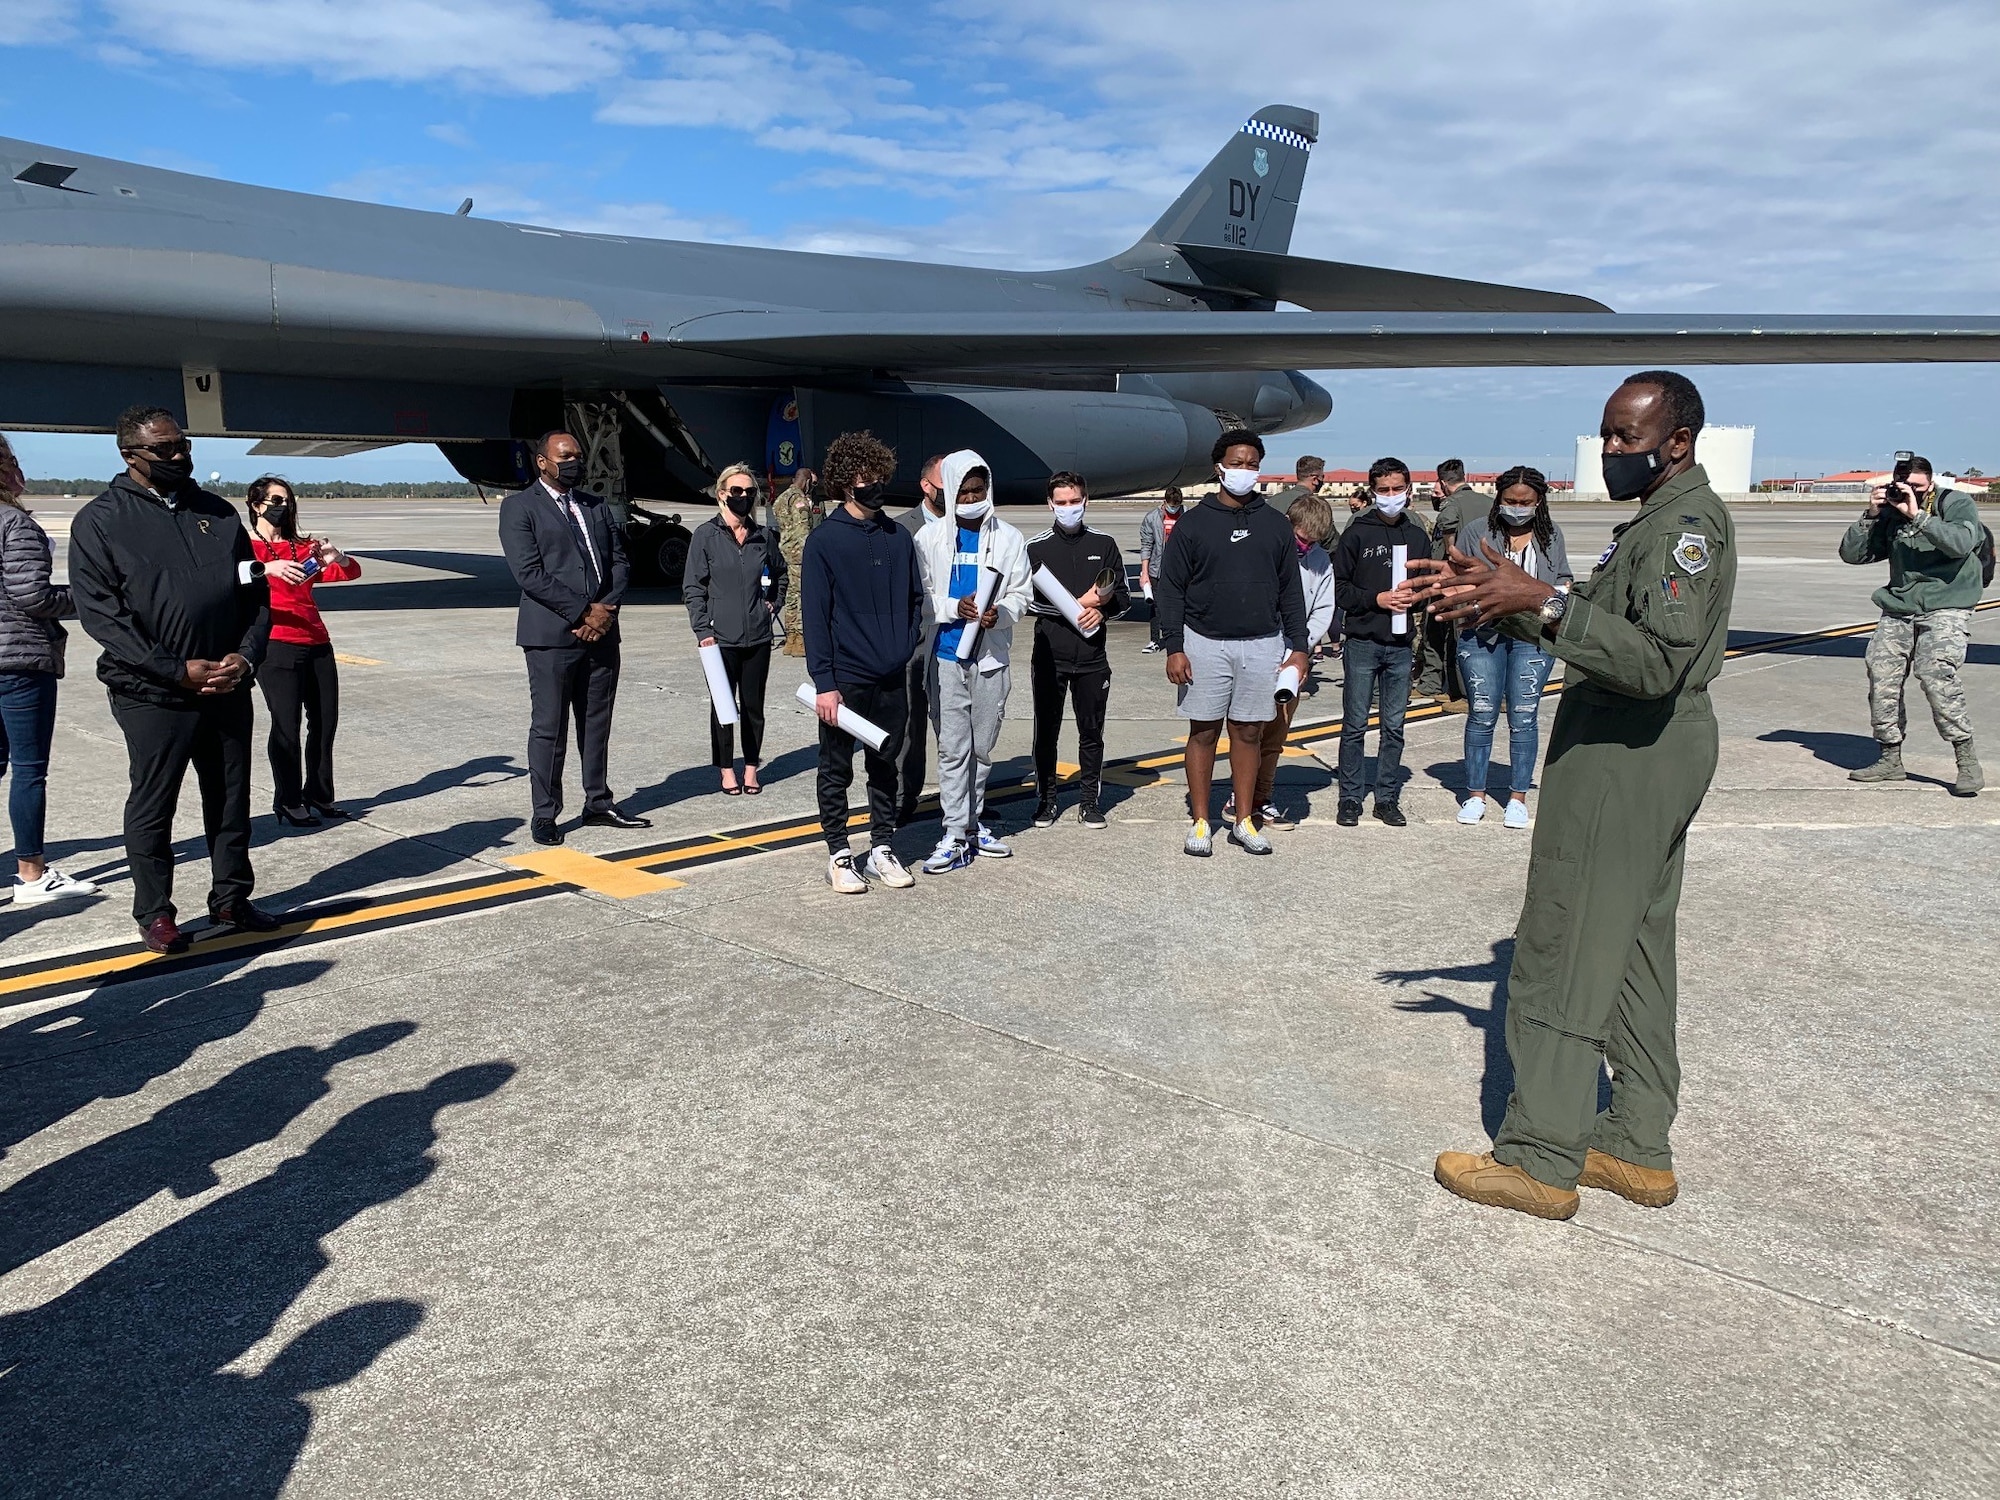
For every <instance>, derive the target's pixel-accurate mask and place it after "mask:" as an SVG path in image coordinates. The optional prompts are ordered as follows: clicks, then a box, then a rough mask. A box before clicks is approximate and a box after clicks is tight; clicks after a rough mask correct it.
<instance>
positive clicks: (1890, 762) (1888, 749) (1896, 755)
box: [1847, 745, 1909, 781]
mask: <svg viewBox="0 0 2000 1500" xmlns="http://www.w3.org/2000/svg"><path fill="white" fill-rule="evenodd" d="M1908 775H1909V772H1907V771H1905V770H1904V769H1903V747H1902V746H1901V745H1884V746H1883V747H1882V758H1881V759H1880V760H1878V761H1876V762H1875V764H1874V765H1872V766H1863V767H1861V768H1860V769H1859V770H1856V771H1849V772H1848V773H1847V779H1848V780H1849V781H1902V780H1903V779H1905V778H1906V777H1907V776H1908Z"/></svg>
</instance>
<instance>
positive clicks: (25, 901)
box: [14, 865, 97, 906]
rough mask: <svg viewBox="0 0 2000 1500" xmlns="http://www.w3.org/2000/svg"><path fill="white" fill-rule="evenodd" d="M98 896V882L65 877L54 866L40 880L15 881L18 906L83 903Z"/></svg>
mask: <svg viewBox="0 0 2000 1500" xmlns="http://www.w3.org/2000/svg"><path fill="white" fill-rule="evenodd" d="M96 894H97V882H96V881H94V880H78V879H76V878H75V877H74V876H71V875H65V874H63V872H62V871H61V870H58V869H57V868H56V867H55V866H54V865H50V866H49V867H48V868H47V869H46V870H44V871H42V878H41V879H40V880H22V879H21V878H20V877H19V876H16V877H15V879H14V904H15V905H16V906H46V905H47V904H48V903H49V902H51V901H81V900H83V899H84V898H85V897H86V896H95V895H96Z"/></svg>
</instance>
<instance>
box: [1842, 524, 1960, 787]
mask: <svg viewBox="0 0 2000 1500" xmlns="http://www.w3.org/2000/svg"><path fill="white" fill-rule="evenodd" d="M1984 535H1985V533H1984V531H1983V529H1982V527H1981V525H1980V520H1979V507H1978V506H1977V505H1976V504H1975V503H1974V502H1973V499H1972V497H1971V496H1970V495H1968V494H1966V493H1965V492H1964V491H1962V490H1956V489H1952V490H1939V489H1938V488H1937V487H1936V486H1935V485H1933V486H1931V487H1930V488H1929V489H1927V490H1926V491H1924V495H1923V506H1922V508H1921V509H1920V510H1919V511H1918V512H1917V515H1916V517H1915V519H1913V520H1905V519H1904V518H1903V517H1902V516H1901V515H1900V514H1898V513H1897V512H1895V511H1883V512H1881V513H1879V514H1877V515H1874V516H1870V515H1869V514H1868V513H1867V512H1865V511H1864V512H1863V513H1862V514H1861V515H1860V516H1858V517H1857V518H1856V519H1855V521H1854V524H1853V525H1851V526H1849V527H1848V528H1847V532H1846V534H1845V535H1844V536H1842V537H1841V539H1840V560H1841V561H1842V562H1844V563H1853V564H1856V565H1867V564H1870V563H1879V562H1882V561H1884V560H1885V559H1886V560H1887V562H1888V564H1889V582H1888V584H1887V585H1886V586H1884V587H1882V588H1879V589H1877V590H1876V591H1875V596H1874V597H1875V604H1876V606H1877V607H1878V608H1879V609H1880V610H1881V611H1882V619H1881V621H1880V622H1879V623H1878V624H1877V625H1876V627H1875V634H1874V636H1873V638H1872V639H1870V641H1869V642H1868V717H1869V719H1870V720H1871V722H1872V723H1873V726H1874V729H1875V739H1876V741H1877V742H1878V743H1879V744H1881V745H1882V747H1883V748H1884V750H1885V751H1887V750H1890V749H1900V747H1901V745H1902V743H1903V726H1904V723H1905V716H1904V713H1903V686H1904V683H1905V682H1906V680H1907V679H1908V678H1909V677H1910V676H1911V675H1912V674H1913V673H1914V674H1915V676H1916V679H1917V682H1918V683H1919V684H1920V685H1921V686H1922V688H1923V690H1924V696H1925V697H1926V698H1928V699H1930V701H1931V718H1932V720H1933V721H1934V722H1935V723H1936V724H1937V730H1938V733H1939V734H1941V735H1943V736H1944V737H1945V739H1946V740H1948V741H1950V742H1951V743H1952V744H1953V745H1969V744H1970V742H1971V740H1972V721H1971V719H1969V718H1968V717H1967V716H1966V709H1965V687H1964V684H1962V683H1961V682H1960V681H1959V680H1958V669H1959V668H1960V667H1962V666H1963V665H1965V648H1966V639H1967V637H1968V635H1969V634H1970V633H1971V629H1972V606H1973V605H1975V604H1977V603H1978V602H1979V595H1980V592H1981V584H1980V581H1979V543H1980V541H1981V540H1982V539H1983V537H1984ZM1966 753H1967V754H1968V755H1969V754H1970V751H1967V752H1966Z"/></svg>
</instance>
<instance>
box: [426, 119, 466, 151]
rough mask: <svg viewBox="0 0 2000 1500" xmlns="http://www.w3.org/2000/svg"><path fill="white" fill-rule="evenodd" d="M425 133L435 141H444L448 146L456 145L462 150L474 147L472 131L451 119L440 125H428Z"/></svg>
mask: <svg viewBox="0 0 2000 1500" xmlns="http://www.w3.org/2000/svg"><path fill="white" fill-rule="evenodd" d="M424 134H425V135H427V136H429V137H430V138H431V139H432V140H434V141H442V142H443V143H444V144H445V145H447V146H456V147H458V149H459V150H461V151H470V150H471V149H472V147H473V140H472V132H471V131H469V130H467V129H466V128H465V127H464V126H463V125H459V124H455V123H453V122H451V121H446V122H444V123H443V124H439V125H426V126H425V127H424Z"/></svg>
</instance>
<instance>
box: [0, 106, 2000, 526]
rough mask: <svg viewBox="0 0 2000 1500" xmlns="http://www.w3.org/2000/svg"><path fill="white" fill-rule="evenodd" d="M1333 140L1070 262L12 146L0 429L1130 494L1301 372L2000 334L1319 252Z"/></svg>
mask: <svg viewBox="0 0 2000 1500" xmlns="http://www.w3.org/2000/svg"><path fill="white" fill-rule="evenodd" d="M1318 137H1319V117H1318V115H1316V114H1314V113H1313V112H1312V111H1310V110H1305V109H1299V108H1294V107H1290V106H1284V105H1274V106H1270V107H1267V108H1264V109H1260V110H1258V111H1257V112H1256V113H1255V114H1254V115H1252V116H1251V117H1250V118H1249V119H1248V120H1246V121H1245V122H1244V124H1243V127H1242V129H1241V130H1239V131H1238V132H1237V133H1236V134H1235V135H1233V136H1231V137H1230V139H1229V141H1228V142H1227V143H1226V144H1225V145H1224V146H1223V148H1222V150H1221V151H1220V152H1219V153H1218V154H1217V155H1216V157H1215V159H1214V160H1213V161H1211V162H1210V163H1209V164H1208V166H1207V168H1206V169H1204V170H1203V171H1202V173H1201V174H1200V175H1199V176H1198V177H1196V178H1195V179H1194V181H1193V182H1192V183H1190V184H1189V185H1188V188H1187V190H1186V191H1185V192H1183V193H1182V194H1181V195H1180V197H1179V198H1178V199H1176V200H1175V202H1174V203H1173V205H1172V206H1171V207H1170V208H1168V210H1167V211H1166V212H1165V213H1164V214H1163V215H1161V217H1160V219H1159V221H1158V222H1157V223H1156V224H1154V225H1153V226H1152V228H1150V229H1149V230H1147V231H1146V233H1145V234H1144V235H1143V236H1142V237H1141V238H1140V239H1139V241H1138V242H1137V243H1136V244H1134V245H1133V246H1132V247H1131V248H1129V249H1127V250H1125V251H1123V252H1122V253H1120V254H1117V255H1114V256H1112V257H1111V258H1110V259H1108V260H1103V261H1099V262H1096V263H1095V264H1092V265H1087V266H1078V267H1074V268H1071V269H1068V270H1059V271H1011V270H991V269H979V268H975V267H968V266H949V265H928V264H912V263H908V262H900V261H890V260H876V259H866V258H860V257H851V256H832V255H812V254H804V253H799V252H793V251H784V250H768V249H758V248H752V247H745V246H733V245H707V244H695V243H686V242H678V241H663V240H649V239H640V238H635V237H627V236H620V235H611V234H585V233H577V232H572V231H569V230H563V229H555V228H549V227H546V226H542V225H533V224H514V223H506V222H501V221H495V220H484V219H478V218H474V217H472V216H471V208H472V204H471V202H470V200H468V201H467V202H466V203H464V204H462V205H460V209H459V212H458V213H456V214H446V213H426V212H420V211H416V210H411V209H402V208H387V207H382V206H379V205H375V204H367V203H354V202H347V201H344V200H339V199H330V198H322V197H315V196H311V195H307V194H302V193H292V192H280V191H276V190H274V189H269V188H258V187H248V186H243V185H240V184H236V183H229V182H220V181H215V180H213V179H209V178H202V177H195V176H189V175H186V174H184V173H179V172H168V171H163V170H160V169H158V168H154V167H145V166H137V165H134V164H132V163H128V162H120V161H112V160H106V159H102V158H98V157H91V156H84V155H80V154H78V153H75V152H66V151H61V150H58V149H56V148H54V147H49V146H40V145H34V144H31V143H29V142H25V141H16V140H8V139H3V138H0V329H4V333H0V426H6V427H13V428H29V429H41V430H50V431H68V432H104V431H108V430H109V428H110V426H111V423H112V421H113V418H114V417H115V414H116V413H117V412H118V411H119V410H121V409H123V408H124V407H126V406H128V405H131V404H133V403H135V402H146V403H152V404H157V405H160V406H164V407H167V408H169V409H171V410H175V411H177V412H181V413H184V415H185V425H186V426H187V428H188V430H189V431H190V432H192V433H194V434H196V435H214V436H223V435H227V436H247V437H260V438H264V439H268V440H271V441H270V442H268V443H266V444H264V445H262V451H265V452H272V453H289V454H299V453H324V454H334V453H342V452H354V451H358V450H359V449H361V448H364V447H369V446H377V445H383V444H390V443H403V442H432V443H436V444H437V445H438V446H439V448H440V449H441V450H442V451H443V452H444V454H445V455H446V457H447V458H449V459H450V461H451V462H452V464H453V465H454V466H455V467H456V468H457V469H458V471H459V472H460V473H462V474H464V475H466V476H467V477H468V478H470V479H474V480H477V481H480V482H481V483H485V484H492V485H497V486H507V487H513V486H515V485H517V484H519V483H521V482H523V481H524V479H525V476H526V474H527V472H528V470H527V468H526V457H525V454H526V446H527V440H528V439H531V438H533V437H535V436H537V435H539V434H540V433H542V432H544V431H547V430H550V429H553V428H556V427H565V426H566V427H567V428H568V429H569V430H571V431H572V432H574V433H576V434H577V436H578V437H579V438H580V439H582V440H583V442H584V445H585V448H586V453H587V457H588V462H589V465H590V472H591V481H592V483H593V485H594V486H595V487H598V488H601V489H603V490H605V491H607V492H608V493H610V494H611V496H612V497H613V498H614V499H615V500H618V501H620V502H621V503H622V502H624V501H625V500H627V499H629V498H630V497H634V496H636V497H640V498H653V499H664V500H668V501H673V500H692V499H693V497H694V495H695V494H696V492H697V491H698V490H699V489H700V487H701V486H702V485H703V484H705V483H706V482H707V481H708V479H709V477H710V476H711V475H713V474H714V473H715V471H716V470H717V469H718V468H719V467H720V466H721V465H722V464H724V463H727V462H730V461H733V460H736V459H748V460H749V461H750V462H752V463H755V464H759V465H760V466H763V467H766V468H768V469H771V470H776V471H789V470H790V469H791V468H792V467H793V466H794V465H795V464H796V463H798V462H801V461H804V462H808V463H811V462H813V461H814V460H816V459H817V457H818V456H819V455H820V454H821V453H823V452H824V450H825V447H826V444H827V443H828V442H829V441H830V440H831V439H832V438H833V436H834V435H835V434H837V433H839V432H841V431H843V430H845V429H849V428H856V427H867V428H870V429H872V430H873V431H874V432H875V433H876V434H877V435H878V436H881V437H883V438H885V439H886V440H887V441H889V442H890V443H891V444H892V445H893V446H895V447H896V448H897V450H898V451H899V452H900V453H901V454H902V455H903V456H904V458H905V460H906V461H905V462H904V464H903V466H902V468H901V470H900V472H899V473H898V474H897V476H896V480H895V483H894V485H893V486H892V494H894V495H896V496H898V497H899V498H913V497H914V495H915V493H916V461H915V460H916V458H917V456H919V455H921V454H925V453H931V452H939V451H944V450H947V449H952V448H957V447H964V446H974V447H977V448H978V449H979V450H980V452H982V453H983V454H985V455H986V456H987V457H988V459H989V460H991V462H992V463H993V465H994V467H995V470H996V473H995V478H996V480H997V482H998V488H999V492H1000V496H1001V498H1002V499H1003V500H1019V499H1039V498H1040V494H1041V489H1040V486H1041V483H1042V480H1043V478H1044V477H1045V476H1046V475H1047V474H1048V473H1049V472H1050V471H1051V470H1052V469H1058V468H1071V469H1077V470H1079V471H1081V472H1083V473H1085V474H1087V475H1089V476H1090V478H1091V481H1092V484H1093V486H1094V487H1095V489H1096V490H1097V492H1099V493H1103V494H1116V493H1120V492H1130V491H1135V490H1141V489H1148V488H1152V487H1155V486H1158V485H1161V484H1164V483H1167V482H1168V481H1171V480H1176V479H1179V480H1183V481H1185V480H1190V479H1197V478H1202V477H1205V476H1207V475H1208V474H1209V473H1210V466H1209V460H1208V453H1209V446H1210V444H1211V443H1212V442H1213V440H1214V438H1215V437H1216V435H1217V434H1218V432H1219V431H1220V430H1221V427H1222V425H1223V424H1224V423H1225V422H1228V423H1235V422H1242V423H1244V424H1246V425H1248V426H1250V427H1253V428H1255V429H1257V430H1258V431H1261V432H1266V433H1272V432H1284V431H1288V430H1291V429H1293V428H1297V427H1303V426H1308V425H1310V424H1312V423H1315V422H1318V421H1320V420H1322V419H1323V418H1325V417H1326V416H1327V414H1328V412H1329V410H1330V408H1331V398H1330V397H1329V396H1328V395H1327V393H1326V391H1325V390H1324V389H1322V388H1321V387H1320V386H1318V385H1316V384H1315V383H1314V382H1313V381H1311V380H1309V379H1308V378H1307V377H1306V376H1304V375H1302V374H1300V373H1299V372H1298V370H1296V369H1290V368H1286V367H1287V366H1292V365H1304V366H1309V367H1312V368H1373V367H1396V366H1443V365H1576V364H1621V365H1633V364H1645V363H1667V362H1671V363H1677V364H1692V363H1709V362H1720V363H1790V362H1820V361H1824V362H1874V361H1906V360H1987V359H1994V358H2000V318H1955V319H1936V318H1932V319H1925V318H1854V317H1804V318H1801V317H1790V318H1786V317H1773V318H1749V317H1718V316H1702V317H1675V316H1651V315H1646V316H1632V315H1619V314H1614V313H1612V312H1611V311H1610V310H1609V309H1608V308H1606V307H1604V306H1603V305H1602V304H1601V303H1597V302H1594V301H1591V300H1590V299H1588V298H1585V297H1578V296H1570V295H1565V294H1563V293H1559V292H1547V291H1536V290H1533V289H1530V288H1523V287H1511V286H1500V285H1493V284H1488V283H1484V282H1475V281H1460V280H1455V279H1452V278H1448V277H1440V276H1427V275H1419V274H1415V273H1411V272H1406V271H1397V270H1389V269H1383V268H1379V267H1373V266H1360V265H1349V264H1344V263H1340V262H1333V261H1319V260H1310V259H1304V258H1301V257H1296V256H1293V255H1291V254H1290V253H1289V251H1290V246H1291V237H1292V226H1293V220H1294V217H1295V215H1296V213H1297V210H1298V203H1299V193H1300V189H1301V187H1302V186H1303V184H1304V181H1305V173H1306V165H1307V161H1308V159H1309V156H1310V153H1311V150H1312V147H1313V145H1314V143H1315V142H1316V141H1317V140H1318ZM1280 304H1290V305H1292V306H1293V307H1295V308H1301V309H1304V311H1280V310H1279V305H1280ZM669 545H671V538H670V539H669ZM663 561H666V560H665V559H663Z"/></svg>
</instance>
